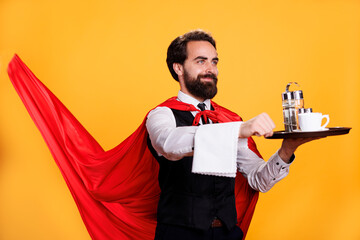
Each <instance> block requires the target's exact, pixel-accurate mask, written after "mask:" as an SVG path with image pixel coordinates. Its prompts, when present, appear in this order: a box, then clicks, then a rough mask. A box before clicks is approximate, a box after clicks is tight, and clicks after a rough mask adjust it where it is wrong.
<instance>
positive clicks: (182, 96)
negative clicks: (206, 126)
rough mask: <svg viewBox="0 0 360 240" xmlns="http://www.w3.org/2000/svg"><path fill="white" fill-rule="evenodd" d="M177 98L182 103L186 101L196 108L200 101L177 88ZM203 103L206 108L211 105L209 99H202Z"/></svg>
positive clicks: (208, 108)
mask: <svg viewBox="0 0 360 240" xmlns="http://www.w3.org/2000/svg"><path fill="white" fill-rule="evenodd" d="M177 99H178V100H179V101H180V102H184V103H188V104H192V105H194V106H195V107H196V108H197V109H199V108H198V106H197V105H198V104H199V103H200V101H198V100H197V99H195V98H193V97H191V96H190V95H188V94H186V93H184V92H182V91H180V90H179V93H178V96H177ZM204 103H205V105H206V110H210V109H211V108H210V106H211V101H210V99H206V100H205V101H204Z"/></svg>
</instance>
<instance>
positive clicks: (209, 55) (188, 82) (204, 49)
mask: <svg viewBox="0 0 360 240" xmlns="http://www.w3.org/2000/svg"><path fill="white" fill-rule="evenodd" d="M218 61H219V59H218V57H217V52H216V49H215V48H214V47H213V45H211V43H209V42H208V41H191V42H188V44H187V59H186V60H185V62H184V64H183V67H184V83H185V87H186V89H187V90H188V92H189V93H190V94H192V95H193V96H195V97H198V98H201V99H211V98H213V97H214V96H215V95H216V93H217V87H216V83H217V76H218V74H219V72H218V69H217V63H218Z"/></svg>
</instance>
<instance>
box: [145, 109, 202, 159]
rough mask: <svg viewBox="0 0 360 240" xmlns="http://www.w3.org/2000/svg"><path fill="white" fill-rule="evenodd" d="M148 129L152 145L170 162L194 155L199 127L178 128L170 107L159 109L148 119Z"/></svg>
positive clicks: (153, 111)
mask: <svg viewBox="0 0 360 240" xmlns="http://www.w3.org/2000/svg"><path fill="white" fill-rule="evenodd" d="M146 128H147V131H148V133H149V137H150V140H151V144H152V146H153V147H154V149H155V150H156V152H157V153H158V154H159V156H161V155H162V156H164V157H165V158H167V159H169V160H174V161H175V160H179V159H181V158H183V157H186V156H191V155H193V149H194V136H195V133H196V130H197V128H198V127H197V126H186V127H177V126H176V121H175V117H174V115H173V113H172V111H171V109H170V108H168V107H157V108H155V109H154V110H152V111H151V112H150V113H149V114H148V117H147V121H146Z"/></svg>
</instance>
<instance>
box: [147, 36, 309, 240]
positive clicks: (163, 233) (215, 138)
mask: <svg viewBox="0 0 360 240" xmlns="http://www.w3.org/2000/svg"><path fill="white" fill-rule="evenodd" d="M218 61H219V58H218V54H217V51H216V44H215V40H214V39H213V38H212V37H211V35H210V34H208V33H206V32H204V31H202V30H197V31H191V32H188V33H186V34H184V35H182V36H179V37H177V38H176V39H175V40H174V41H172V43H171V44H170V46H169V48H168V52H167V65H168V68H169V70H170V73H171V75H172V76H173V78H174V79H175V80H176V81H178V82H179V84H180V91H179V92H178V95H177V98H176V101H178V102H179V104H183V105H186V106H188V109H186V110H178V109H174V108H171V107H167V106H160V107H157V108H155V109H154V110H152V111H151V112H150V113H149V115H148V117H147V121H146V128H147V131H148V133H149V141H148V146H149V148H150V150H151V152H152V154H153V155H154V157H155V158H156V159H157V161H158V162H159V165H160V170H159V178H158V180H159V185H160V188H161V195H160V200H159V203H158V210H157V228H156V234H155V239H159V240H160V239H171V240H177V239H181V240H183V239H187V240H188V239H229V240H230V239H243V236H244V230H242V229H241V228H240V227H239V226H241V224H239V220H242V219H243V218H244V216H239V214H242V215H245V217H249V216H247V215H250V219H251V216H252V213H253V210H254V207H255V204H256V200H255V201H254V198H255V196H256V193H258V192H259V191H260V192H266V191H268V190H269V189H270V188H271V187H272V186H274V184H275V183H277V182H278V181H280V180H281V179H283V178H284V177H285V176H286V175H287V174H288V171H289V166H290V164H291V162H292V161H293V160H294V155H293V153H294V151H295V150H296V148H297V147H298V146H299V145H301V144H302V143H304V142H306V141H309V140H304V139H298V140H284V141H283V144H282V146H281V148H280V149H279V150H278V151H277V152H276V153H275V154H274V155H273V156H272V157H271V158H270V159H269V160H268V161H266V162H265V161H264V160H263V159H262V158H261V156H260V154H259V153H258V152H257V150H256V146H255V144H254V142H253V140H252V138H251V136H253V135H256V136H265V137H267V136H272V134H273V129H274V127H275V125H274V123H273V121H272V120H271V119H270V117H269V116H268V115H267V114H266V113H262V114H260V115H258V116H256V117H255V118H253V119H251V120H249V121H246V122H243V121H241V119H240V118H236V117H234V116H236V114H234V113H232V112H230V111H229V110H227V109H225V108H222V107H220V106H219V105H217V104H216V103H214V102H212V101H211V99H212V98H213V97H214V96H215V95H216V93H217V86H216V84H217V76H218V73H219V72H218V68H217V64H218ZM211 112H223V113H224V114H228V115H229V116H232V117H229V120H228V121H223V122H221V121H216V120H213V119H212V118H211V115H212V114H211ZM215 115H216V114H215ZM218 115H220V114H218ZM200 116H201V117H200ZM215 121H216V122H217V123H216V124H212V123H215ZM207 123H210V124H207ZM226 166H229V167H226ZM236 168H237V169H236ZM234 169H235V170H234ZM236 170H237V172H239V173H241V174H238V175H240V176H237V177H236V178H241V179H242V180H244V181H245V182H246V183H245V184H242V185H241V186H240V187H238V190H237V191H236V196H235V193H234V190H235V176H236ZM239 197H240V198H243V199H248V200H249V201H248V202H246V201H242V200H241V201H238V200H237V199H238V198H239ZM236 205H239V206H236ZM249 208H252V210H251V211H248V209H249ZM237 214H238V215H237ZM245 231H246V230H245Z"/></svg>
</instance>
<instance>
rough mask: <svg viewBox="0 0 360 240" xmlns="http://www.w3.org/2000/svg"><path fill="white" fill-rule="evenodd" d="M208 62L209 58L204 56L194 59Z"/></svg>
mask: <svg viewBox="0 0 360 240" xmlns="http://www.w3.org/2000/svg"><path fill="white" fill-rule="evenodd" d="M199 59H200V60H206V59H208V58H207V57H203V56H197V57H196V58H194V60H199Z"/></svg>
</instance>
